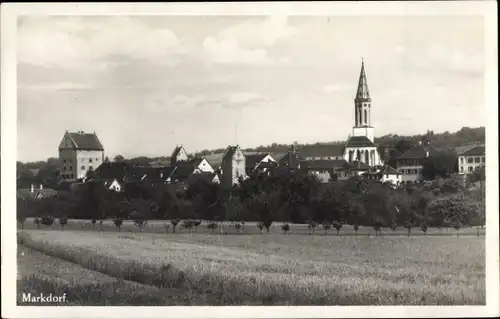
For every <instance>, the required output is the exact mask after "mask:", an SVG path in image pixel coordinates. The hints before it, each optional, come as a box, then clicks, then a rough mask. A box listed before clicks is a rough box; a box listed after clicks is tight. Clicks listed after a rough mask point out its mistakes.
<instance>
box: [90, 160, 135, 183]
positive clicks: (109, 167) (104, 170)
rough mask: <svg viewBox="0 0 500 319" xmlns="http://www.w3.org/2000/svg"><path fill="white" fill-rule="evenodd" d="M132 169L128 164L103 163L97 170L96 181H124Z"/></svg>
mask: <svg viewBox="0 0 500 319" xmlns="http://www.w3.org/2000/svg"><path fill="white" fill-rule="evenodd" d="M130 168H131V166H129V165H128V164H126V163H115V162H113V163H102V164H101V165H99V167H97V169H96V170H95V176H96V179H115V178H116V179H117V180H118V181H122V180H123V178H124V177H125V176H126V174H127V171H128V170H129V169H130Z"/></svg>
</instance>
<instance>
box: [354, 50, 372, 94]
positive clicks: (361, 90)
mask: <svg viewBox="0 0 500 319" xmlns="http://www.w3.org/2000/svg"><path fill="white" fill-rule="evenodd" d="M356 100H358V101H360V102H361V100H364V101H367V102H371V99H370V91H369V90H368V83H367V82H366V73H365V61H364V59H361V72H360V73H359V81H358V91H357V92H356Z"/></svg>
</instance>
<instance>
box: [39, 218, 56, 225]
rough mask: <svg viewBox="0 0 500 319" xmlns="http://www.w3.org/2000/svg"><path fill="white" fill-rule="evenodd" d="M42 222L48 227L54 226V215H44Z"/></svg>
mask: <svg viewBox="0 0 500 319" xmlns="http://www.w3.org/2000/svg"><path fill="white" fill-rule="evenodd" d="M41 224H42V225H45V226H47V227H50V226H52V224H54V217H52V216H44V217H42V221H41Z"/></svg>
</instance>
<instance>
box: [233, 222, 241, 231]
mask: <svg viewBox="0 0 500 319" xmlns="http://www.w3.org/2000/svg"><path fill="white" fill-rule="evenodd" d="M234 228H236V230H237V231H238V232H239V231H240V229H241V224H240V223H237V224H236V225H234Z"/></svg>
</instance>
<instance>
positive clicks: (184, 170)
mask: <svg viewBox="0 0 500 319" xmlns="http://www.w3.org/2000/svg"><path fill="white" fill-rule="evenodd" d="M193 172H194V167H193V166H192V165H189V166H188V165H181V166H177V167H175V169H174V170H173V173H172V175H171V179H172V181H175V180H179V181H183V180H186V179H187V178H188V177H189V176H191V174H193Z"/></svg>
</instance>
